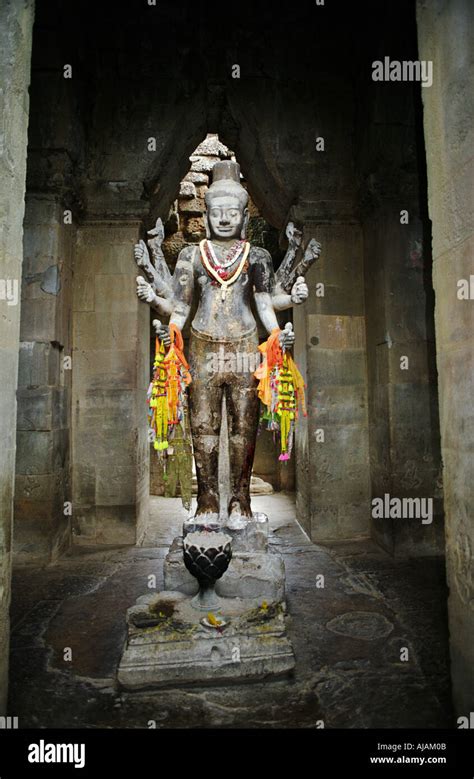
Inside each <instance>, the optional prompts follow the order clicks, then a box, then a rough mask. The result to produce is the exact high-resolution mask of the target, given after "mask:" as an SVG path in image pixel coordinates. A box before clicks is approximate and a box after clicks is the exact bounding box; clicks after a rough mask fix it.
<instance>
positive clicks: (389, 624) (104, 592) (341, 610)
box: [8, 493, 455, 728]
mask: <svg viewBox="0 0 474 779" xmlns="http://www.w3.org/2000/svg"><path fill="white" fill-rule="evenodd" d="M252 506H253V509H254V511H264V512H265V513H267V514H268V515H269V518H270V527H271V529H272V531H273V532H272V533H271V537H270V544H271V546H272V547H273V548H274V549H275V550H278V552H280V553H281V554H282V555H283V556H284V560H285V566H286V572H287V604H288V608H289V612H290V615H291V620H290V624H289V636H290V638H291V641H292V643H293V646H294V650H295V655H296V670H295V673H294V676H293V677H292V678H290V679H280V680H274V681H262V682H258V683H252V684H245V685H233V686H222V685H221V686H218V687H217V686H216V687H214V688H213V687H210V686H207V687H204V686H202V687H187V688H186V687H184V688H180V689H176V690H174V689H171V690H159V691H143V692H139V693H128V692H127V693H125V692H123V691H121V690H119V688H118V686H117V683H116V670H117V665H118V662H119V659H120V654H121V651H122V647H123V642H124V640H125V635H126V625H125V614H126V610H127V608H128V607H129V606H131V605H132V604H133V603H134V602H135V600H136V598H137V597H138V596H140V595H143V594H146V593H147V592H148V593H149V592H150V591H151V592H153V591H154V590H153V589H151V590H150V587H149V584H151V585H153V584H155V585H156V591H159V590H160V588H162V587H163V577H162V565H163V559H164V557H165V555H166V552H167V550H168V546H169V544H170V543H171V541H172V539H173V537H174V536H175V535H176V534H177V533H179V529H180V527H181V525H182V521H183V513H182V509H181V507H180V501H179V499H166V498H155V499H153V501H152V512H151V516H150V524H149V527H148V530H147V534H146V539H147V543H148V544H152V545H150V546H146V547H145V546H144V547H116V548H109V549H107V550H104V549H103V548H101V549H100V550H93V549H92V550H91V549H87V550H85V549H76V550H75V551H74V553H73V554H72V555H70V556H68V557H63V558H61V559H60V560H59V561H58V562H57V563H56V564H55V565H52V566H47V567H43V568H33V567H22V568H19V569H17V570H16V572H15V576H14V583H13V602H12V627H13V634H12V647H11V660H10V663H11V666H10V674H11V677H10V678H11V682H10V699H9V707H8V714H9V715H11V716H13V715H14V716H18V717H19V718H20V727H46V728H50V727H70V728H75V727H108V728H110V727H126V728H147V727H150V724H149V723H150V721H153V722H154V723H156V727H157V728H169V727H179V728H191V727H192V728H209V727H219V728H240V727H242V728H243V727H251V728H269V727H270V728H275V727H284V728H286V727H288V728H294V727H299V728H316V727H318V722H319V723H320V721H321V720H322V721H323V722H324V726H325V727H328V728H332V727H342V728H359V727H362V728H376V727H381V728H389V727H390V728H400V727H435V728H436V727H451V726H454V724H455V723H454V715H453V712H452V708H451V698H450V684H449V665H448V662H449V661H448V646H447V640H448V636H447V626H446V596H447V591H446V584H445V573H444V563H443V561H442V560H441V559H440V558H423V559H420V560H416V559H411V560H403V561H400V560H394V559H392V558H391V557H389V556H388V555H387V554H386V553H385V552H383V551H381V550H379V549H378V548H377V547H376V546H375V545H374V544H372V543H371V542H369V541H357V542H353V543H346V542H345V543H339V544H332V545H330V546H324V547H323V546H316V545H314V544H312V543H311V542H310V541H309V540H308V539H307V537H306V536H305V534H304V533H303V532H302V530H301V528H300V527H299V525H298V524H297V522H296V520H295V508H294V503H293V500H292V496H290V495H285V494H282V493H276V494H273V495H268V496H261V497H256V498H254V499H253V501H252ZM321 575H322V576H323V577H324V587H321V582H322V581H323V580H322V579H321ZM68 650H70V653H69V651H68ZM402 656H403V657H405V656H407V659H406V660H402V659H401V658H402ZM69 657H70V658H71V659H68V658H69ZM319 727H320V724H319Z"/></svg>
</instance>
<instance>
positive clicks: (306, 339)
mask: <svg viewBox="0 0 474 779" xmlns="http://www.w3.org/2000/svg"><path fill="white" fill-rule="evenodd" d="M344 211H345V206H344V205H343V204H341V207H340V214H339V223H338V221H337V220H338V216H337V212H335V213H334V219H333V220H332V222H331V223H327V221H325V220H324V218H319V219H318V217H317V216H316V217H311V216H305V214H304V213H302V214H301V215H300V221H301V222H302V223H303V224H304V242H305V243H306V242H307V241H308V240H309V239H310V238H311V237H313V236H315V237H316V238H317V240H319V241H320V242H321V244H322V253H321V257H320V259H319V260H318V261H317V262H316V263H315V264H314V265H313V266H312V268H311V269H310V271H309V273H308V274H307V277H306V280H307V282H308V286H309V290H310V292H309V298H308V300H307V302H306V303H305V305H304V306H299V307H298V306H296V307H295V308H294V313H293V316H294V322H295V333H296V347H295V358H296V361H297V362H298V365H299V366H300V369H301V370H302V372H303V375H304V376H305V381H306V383H307V385H308V386H307V392H306V395H307V404H308V417H307V419H304V418H302V417H300V420H299V425H298V432H297V436H296V449H297V451H296V482H297V516H298V520H299V521H300V522H301V524H302V525H303V527H304V529H305V530H306V532H307V533H308V535H309V536H310V538H311V539H312V540H313V541H325V540H332V539H342V538H357V537H363V536H368V534H369V520H370V478H369V446H368V422H367V377H366V349H365V324H364V277H363V257H362V241H361V230H360V227H359V225H358V224H357V223H355V221H354V220H351V218H350V216H349V215H347V218H345V217H344ZM295 217H296V221H298V213H296V214H295ZM321 284H323V285H324V287H321V286H317V285H321ZM322 291H324V294H321V292H322Z"/></svg>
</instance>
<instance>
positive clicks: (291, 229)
mask: <svg viewBox="0 0 474 779" xmlns="http://www.w3.org/2000/svg"><path fill="white" fill-rule="evenodd" d="M285 233H286V237H287V238H288V243H289V245H290V249H295V250H296V249H297V248H298V247H299V245H300V244H301V239H302V238H303V233H302V232H301V230H298V228H297V227H295V225H294V224H293V222H288V224H287V226H286V230H285Z"/></svg>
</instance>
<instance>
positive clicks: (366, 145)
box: [356, 6, 443, 555]
mask: <svg viewBox="0 0 474 779" xmlns="http://www.w3.org/2000/svg"><path fill="white" fill-rule="evenodd" d="M397 13H398V11H397V8H396V7H395V6H390V7H389V8H387V11H386V14H387V15H386V24H387V29H384V33H383V36H382V37H381V38H380V40H379V41H378V51H379V57H383V55H384V53H387V52H390V56H391V57H392V58H393V59H397V60H399V61H404V60H413V58H414V57H413V53H414V51H416V28H415V19H414V17H412V18H410V19H407V21H406V26H405V31H404V36H403V37H402V38H399V39H397V40H396V41H394V40H392V38H391V37H390V36H391V33H390V30H391V29H392V27H395V26H396V23H397ZM420 89H421V88H420V87H417V89H415V90H414V89H413V87H412V85H411V84H409V83H407V82H399V83H393V82H373V81H371V80H370V79H369V78H367V74H366V75H365V78H363V76H362V74H360V75H359V88H358V95H359V112H358V121H357V122H356V164H357V171H358V179H359V195H358V201H359V215H360V221H361V225H362V238H363V245H364V275H365V313H366V321H365V327H366V337H367V370H368V388H369V396H368V400H369V406H368V411H369V434H370V435H369V438H370V481H371V497H373V498H383V497H384V495H386V494H388V495H390V498H398V499H403V498H420V499H427V500H432V501H433V513H434V516H433V520H432V522H431V523H425V524H423V523H422V522H421V520H420V519H416V518H414V519H411V520H410V519H391V518H390V517H386V518H383V519H371V534H372V537H373V538H374V540H376V541H377V543H379V544H381V545H382V546H383V547H384V548H385V549H387V551H389V552H390V553H391V554H395V555H410V554H415V555H421V554H428V555H430V554H435V553H439V552H442V550H443V509H442V483H441V481H442V480H441V457H440V446H439V421H438V405H437V375H436V364H435V342H434V319H433V308H434V297H433V291H432V279H431V268H432V258H431V235H430V224H429V221H428V215H427V208H426V170H425V161H424V147H423V134H422V133H423V129H422V124H421V121H420V112H421V100H420V94H419V92H420ZM421 91H426V88H423V89H421Z"/></svg>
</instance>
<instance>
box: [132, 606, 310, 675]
mask: <svg viewBox="0 0 474 779" xmlns="http://www.w3.org/2000/svg"><path fill="white" fill-rule="evenodd" d="M127 618H128V631H129V632H128V641H127V645H126V648H125V650H124V653H123V655H122V659H121V661H120V667H119V671H118V681H119V683H120V684H121V685H122V686H123V687H125V688H126V689H128V690H139V689H144V688H147V687H166V686H169V685H171V686H176V685H179V684H190V683H200V684H202V683H206V682H212V684H213V685H215V684H216V683H219V682H222V683H225V682H229V681H242V682H248V681H252V680H258V679H262V678H264V677H266V676H269V675H272V676H275V675H284V674H288V673H290V672H291V671H292V670H293V668H294V665H295V660H294V655H293V649H292V646H291V643H290V641H289V639H288V638H287V637H286V635H285V608H284V605H283V604H281V603H270V604H267V603H263V604H262V602H261V600H259V599H242V598H228V599H221V613H220V614H219V621H220V623H221V624H220V625H216V626H212V625H208V624H206V616H205V615H203V614H202V612H199V611H197V610H195V609H193V607H192V606H191V603H190V599H189V598H188V597H187V596H186V595H184V594H183V593H181V592H168V591H167V592H164V593H158V595H146V596H143V597H142V598H139V601H138V602H137V605H136V606H133V607H132V608H131V609H129V610H128V615H127Z"/></svg>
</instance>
